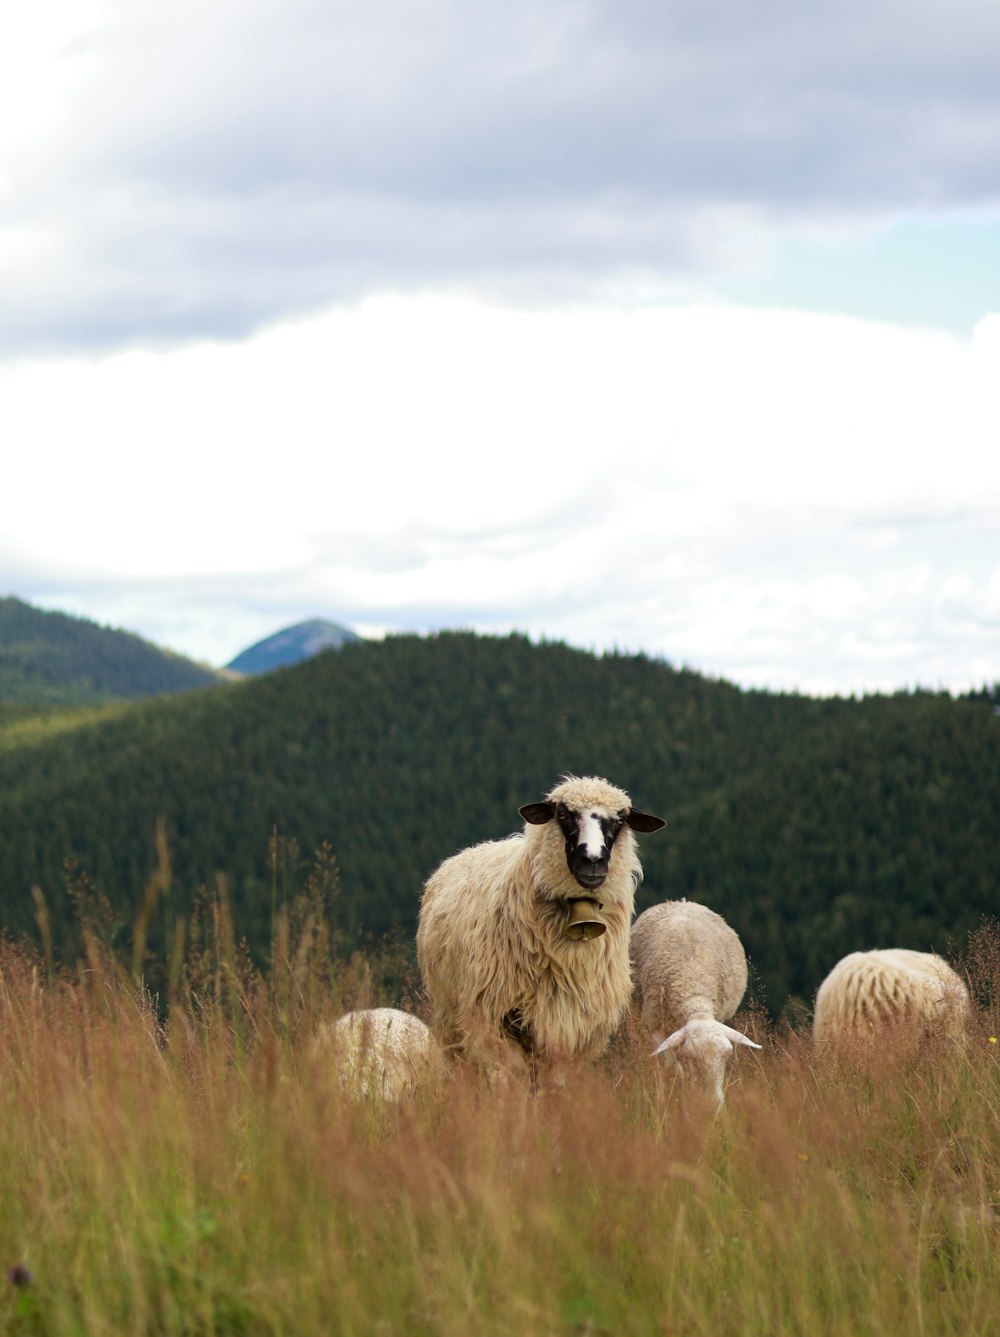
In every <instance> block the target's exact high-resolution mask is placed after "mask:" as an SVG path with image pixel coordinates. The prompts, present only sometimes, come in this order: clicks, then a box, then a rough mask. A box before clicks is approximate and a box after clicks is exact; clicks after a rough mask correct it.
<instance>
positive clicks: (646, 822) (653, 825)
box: [625, 808, 667, 834]
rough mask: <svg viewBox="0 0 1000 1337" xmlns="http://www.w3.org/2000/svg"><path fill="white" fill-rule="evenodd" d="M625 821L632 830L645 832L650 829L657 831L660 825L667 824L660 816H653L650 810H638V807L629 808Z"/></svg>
mask: <svg viewBox="0 0 1000 1337" xmlns="http://www.w3.org/2000/svg"><path fill="white" fill-rule="evenodd" d="M625 821H626V823H627V824H628V825H629V826H630V827H631V828H632V830H633V831H644V832H646V833H647V834H648V833H649V832H651V831H659V830H660V828H661V827H663V826H666V824H667V823H666V821H665V820H664V819H663V818H662V817H654V816H653V814H652V813H651V812H640V811H639V809H638V808H630V809H629V811H628V813H627V815H626V817H625Z"/></svg>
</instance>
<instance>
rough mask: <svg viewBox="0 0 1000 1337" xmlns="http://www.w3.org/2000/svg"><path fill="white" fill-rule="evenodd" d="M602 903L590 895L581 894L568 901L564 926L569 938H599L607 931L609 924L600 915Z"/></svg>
mask: <svg viewBox="0 0 1000 1337" xmlns="http://www.w3.org/2000/svg"><path fill="white" fill-rule="evenodd" d="M601 908H602V907H601V903H600V902H599V901H592V900H590V898H589V897H586V896H580V897H576V898H574V899H573V900H571V901H567V902H566V924H565V927H564V928H563V932H564V933H565V935H566V937H567V938H576V939H577V940H582V939H585V938H599V937H600V936H601V934H602V933H605V932H606V931H607V927H608V926H607V924H605V922H604V920H603V919H602V918H601V917H600V913H599V912H600V910H601Z"/></svg>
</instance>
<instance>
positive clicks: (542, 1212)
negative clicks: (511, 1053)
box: [0, 922, 1000, 1337]
mask: <svg viewBox="0 0 1000 1337" xmlns="http://www.w3.org/2000/svg"><path fill="white" fill-rule="evenodd" d="M299 927H300V930H301V929H302V925H301V924H300V926H299ZM314 927H315V926H314ZM218 928H219V934H220V935H221V936H219V938H218V940H217V941H216V942H215V945H214V947H213V945H212V941H211V935H207V936H206V937H205V938H204V939H203V941H202V947H201V949H200V950H201V956H200V957H197V958H195V957H192V958H191V959H190V960H189V961H188V962H186V963H185V965H184V968H183V969H182V970H181V969H179V970H178V972H177V977H176V979H175V983H174V996H173V998H172V1001H171V1006H170V1008H169V1012H168V1013H167V1014H166V1016H164V1009H163V1008H162V1006H160V1005H158V1004H157V1002H156V1001H155V1000H153V999H152V998H151V997H150V996H149V995H148V994H147V993H146V992H145V990H144V988H143V986H142V984H141V982H139V981H137V980H136V978H135V976H134V974H133V973H132V971H131V969H129V968H125V967H123V966H121V965H119V964H118V963H117V962H116V961H115V959H114V958H113V957H112V956H111V955H110V954H109V953H108V952H106V951H105V950H104V949H103V948H102V947H101V945H100V944H99V943H98V942H97V941H95V940H94V939H93V938H90V939H88V940H87V943H88V946H87V952H86V954H85V956H84V958H83V960H82V961H81V963H80V965H79V966H78V967H77V968H76V969H74V970H63V971H59V970H52V971H49V970H47V969H46V964H45V961H44V958H39V957H36V956H35V955H34V954H33V953H32V952H30V951H28V950H27V949H24V948H21V947H16V946H13V945H11V944H6V945H2V946H0V1136H2V1141H0V1146H2V1154H0V1202H2V1204H3V1207H2V1212H0V1262H2V1263H3V1264H4V1268H5V1278H6V1279H5V1280H4V1281H3V1284H2V1289H0V1330H2V1331H4V1332H10V1333H39V1334H53V1335H54V1334H87V1337H98V1335H99V1334H112V1333H113V1334H175V1333H178V1334H180V1333H185V1334H207V1333H220V1334H222V1333H234V1334H236V1333H247V1334H258V1333H259V1334H265V1333H267V1334H279V1333H289V1334H291V1333H295V1334H310V1333H323V1334H326V1333H329V1334H345V1335H346V1334H351V1335H355V1334H356V1335H357V1337H362V1334H364V1335H367V1334H380V1333H384V1334H397V1333H398V1334H435V1335H436V1334H455V1337H458V1335H459V1334H461V1335H462V1337H467V1335H468V1334H497V1335H500V1334H511V1335H512V1337H534V1335H535V1334H538V1335H539V1337H545V1335H547V1334H603V1333H606V1334H614V1335H615V1337H618V1335H620V1334H636V1337H640V1335H641V1337H647V1335H648V1334H651V1333H653V1334H655V1333H660V1334H688V1333H690V1334H706V1335H707V1334H711V1335H712V1337H720V1335H724V1334H736V1333H741V1334H742V1333H761V1334H786V1333H787V1334H803V1335H805V1334H808V1335H809V1337H814V1335H815V1334H833V1335H836V1334H844V1337H848V1335H849V1337H856V1335H857V1334H859V1333H861V1334H867V1333H872V1334H890V1333H891V1334H897V1333H912V1334H926V1335H927V1337H932V1335H933V1337H938V1335H939V1334H949V1333H985V1334H990V1333H997V1332H1000V1249H998V1245H1000V1238H998V1229H1000V1062H998V1049H1000V1046H998V1045H997V1044H996V1043H995V1041H994V1037H996V1036H997V1035H998V1031H997V1024H998V1017H997V1010H996V1007H997V1003H996V1000H997V999H1000V992H998V990H997V984H998V982H1000V935H998V933H997V931H996V929H995V928H992V929H984V930H983V932H982V933H981V934H980V935H978V937H977V938H976V939H975V940H974V941H973V942H972V944H971V945H970V950H969V953H968V955H967V960H966V962H965V969H966V972H967V974H969V976H970V978H971V980H972V983H973V985H974V988H975V991H976V996H977V998H978V1000H979V1004H978V1011H977V1016H976V1018H975V1021H974V1024H973V1025H972V1027H971V1028H970V1033H969V1036H968V1041H967V1043H966V1044H964V1045H961V1046H943V1045H934V1044H929V1043H925V1044H921V1045H918V1046H913V1045H910V1046H906V1045H902V1044H899V1045H896V1044H887V1045H882V1046H880V1047H878V1048H877V1049H876V1050H875V1051H874V1052H871V1051H864V1050H860V1051H853V1052H850V1051H849V1052H834V1053H829V1052H822V1053H818V1052H816V1051H814V1048H813V1046H812V1044H811V1042H810V1040H809V1037H808V1035H805V1034H801V1033H795V1032H793V1031H791V1030H789V1029H780V1030H771V1031H770V1033H766V1034H765V1032H766V1030H767V1027H766V1024H765V1022H764V1020H763V1019H762V1018H761V1017H759V1016H758V1017H749V1018H746V1017H745V1018H742V1019H741V1024H744V1025H746V1026H747V1027H749V1028H750V1029H751V1030H753V1032H754V1033H755V1034H756V1037H757V1038H758V1039H762V1040H763V1041H764V1043H765V1048H764V1050H763V1051H762V1052H761V1053H759V1054H757V1053H750V1052H749V1051H741V1052H740V1053H739V1055H738V1059H737V1063H736V1066H735V1068H734V1070H733V1073H732V1076H731V1079H730V1083H729V1087H728V1093H727V1104H726V1107H725V1109H724V1110H723V1111H722V1112H721V1113H720V1114H718V1116H716V1115H714V1113H713V1112H712V1111H709V1110H706V1109H705V1108H704V1107H703V1106H700V1105H699V1104H697V1103H696V1101H694V1100H693V1099H692V1098H691V1097H690V1096H685V1094H684V1093H682V1092H681V1091H679V1090H678V1089H675V1088H674V1087H672V1086H670V1085H669V1084H667V1083H664V1082H663V1081H662V1080H661V1078H660V1076H659V1074H658V1071H657V1069H656V1068H655V1067H654V1066H653V1065H651V1064H650V1062H649V1060H648V1057H647V1049H648V1046H646V1045H644V1044H643V1043H642V1041H641V1037H639V1036H638V1035H636V1034H633V1033H630V1032H629V1033H626V1034H625V1035H623V1036H622V1037H620V1039H619V1041H618V1043H617V1044H616V1045H615V1047H614V1049H613V1050H612V1052H611V1053H610V1054H609V1055H608V1057H607V1059H606V1061H605V1062H603V1063H601V1064H598V1065H596V1066H591V1067H586V1068H581V1069H580V1070H579V1071H578V1072H575V1073H571V1074H570V1076H569V1079H568V1081H567V1084H566V1086H565V1087H564V1088H563V1089H561V1090H554V1091H543V1092H541V1093H539V1094H537V1095H532V1094H531V1093H530V1092H528V1091H526V1090H524V1089H522V1088H520V1087H519V1086H517V1085H508V1086H499V1087H492V1088H491V1087H489V1086H487V1085H484V1084H483V1083H481V1082H480V1081H478V1080H477V1078H476V1077H475V1076H474V1075H473V1074H470V1073H468V1072H466V1071H463V1070H461V1069H456V1070H453V1071H450V1072H449V1073H447V1074H446V1075H445V1076H444V1077H442V1078H439V1079H437V1080H436V1081H435V1083H434V1084H433V1085H432V1086H431V1087H430V1088H429V1089H428V1088H425V1089H424V1090H423V1091H422V1092H420V1094H419V1095H418V1097H417V1098H416V1099H415V1100H414V1101H412V1102H411V1103H408V1104H405V1105H403V1106H401V1107H399V1108H395V1107H392V1108H386V1107H383V1106H380V1105H378V1104H375V1103H366V1102H360V1103H359V1102H354V1101H352V1100H351V1099H350V1098H349V1096H348V1095H346V1094H345V1093H344V1092H343V1091H342V1090H341V1088H340V1087H339V1085H338V1083H337V1081H336V1080H335V1075H334V1074H333V1073H332V1072H331V1071H330V1070H329V1064H328V1062H326V1061H324V1060H323V1059H321V1058H319V1057H317V1056H316V1054H315V1053H314V1051H313V1049H312V1047H311V1045H310V1044H309V1040H310V1037H311V1035H312V1034H313V1032H314V1029H315V1026H316V1025H318V1023H319V1021H320V1020H322V1019H324V1018H327V1017H329V1016H330V1015H333V1014H335V1013H336V1011H337V1010H339V1009H340V1008H341V1007H343V1006H345V1005H346V1003H347V1002H352V1001H363V1002H371V1003H376V1002H384V1001H391V1000H386V999H385V998H380V997H377V996H369V997H367V998H365V997H363V994H364V991H365V989H368V990H369V992H370V990H371V981H372V978H373V975H372V974H371V973H369V974H368V975H366V973H365V965H366V963H365V962H363V961H359V960H357V959H356V960H354V962H353V963H348V964H346V965H342V966H340V967H338V968H337V969H336V970H334V969H333V968H332V967H331V966H330V964H329V962H326V961H324V960H323V959H322V955H321V952H320V951H319V949H318V948H316V947H315V944H314V946H313V947H311V948H310V947H307V946H305V945H304V943H305V939H304V938H303V937H302V936H301V934H300V936H299V938H298V939H296V937H295V935H294V934H293V935H291V936H290V937H289V939H288V942H287V943H286V947H287V950H285V951H284V952H283V954H282V953H280V952H279V953H278V954H277V955H276V957H275V963H274V966H273V967H272V970H271V972H270V973H269V974H268V975H267V976H264V975H261V974H259V973H257V972H255V971H254V970H253V969H252V968H251V967H250V966H249V964H248V963H247V962H246V961H245V960H241V958H240V954H239V952H238V950H237V948H236V946H235V943H234V941H233V936H232V932H231V925H230V926H227V925H226V924H225V923H224V922H220V924H219V925H218ZM310 963H311V964H310ZM377 973H378V972H377V968H376V970H375V974H376V975H377ZM345 1000H346V1001H345Z"/></svg>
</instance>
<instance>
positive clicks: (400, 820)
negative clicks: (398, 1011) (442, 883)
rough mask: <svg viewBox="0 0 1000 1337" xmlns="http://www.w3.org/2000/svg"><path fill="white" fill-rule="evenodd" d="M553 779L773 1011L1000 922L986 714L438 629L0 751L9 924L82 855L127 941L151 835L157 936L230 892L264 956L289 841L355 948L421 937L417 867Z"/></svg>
mask: <svg viewBox="0 0 1000 1337" xmlns="http://www.w3.org/2000/svg"><path fill="white" fill-rule="evenodd" d="M564 772H581V773H598V774H603V775H606V776H608V777H609V778H610V779H612V780H613V781H614V782H616V783H617V784H619V785H621V786H623V787H624V788H626V789H628V790H629V791H630V793H631V794H632V797H633V799H634V801H635V802H636V803H637V804H638V805H639V806H640V807H643V808H646V809H647V810H649V811H652V812H656V813H659V814H660V815H662V816H664V817H665V818H666V819H667V821H668V826H667V828H666V829H665V830H664V831H662V832H659V833H657V834H656V835H653V836H645V837H640V849H641V852H642V859H643V864H644V867H645V870H646V879H645V882H644V884H643V886H642V888H641V890H640V901H639V904H640V908H642V907H644V906H645V905H647V904H649V903H651V902H652V901H655V900H660V899H665V898H667V897H679V896H689V897H692V898H697V899H701V900H704V901H705V902H706V903H708V904H709V905H711V906H713V907H714V908H716V909H718V910H719V911H721V912H722V913H723V914H725V915H726V917H727V918H728V919H729V920H730V921H731V922H732V924H733V925H734V927H735V928H736V929H737V930H738V932H739V933H740V934H741V935H742V937H743V939H744V942H745V944H746V946H747V949H748V952H749V953H750V956H751V959H752V962H753V967H754V972H755V976H756V980H757V988H758V996H761V995H762V998H763V1001H764V1002H765V1003H766V1004H767V1005H768V1006H769V1007H770V1008H771V1009H772V1010H774V1011H778V1010H780V1009H781V1007H782V1005H783V1004H784V1003H785V1001H786V999H787V997H788V996H789V995H790V994H794V995H798V996H799V997H800V998H802V999H804V1000H807V1001H808V1000H810V999H811V997H812V995H813V993H814V991H815V988H816V986H817V984H818V983H819V981H820V979H821V978H822V975H823V974H824V973H825V971H826V970H827V969H828V968H829V967H830V966H831V965H832V964H833V962H834V961H835V960H836V959H837V957H838V956H839V955H841V954H842V953H843V952H845V951H849V950H852V949H855V948H860V947H867V946H876V945H892V944H902V945H907V946H911V947H921V948H930V947H934V948H937V949H938V950H939V951H946V950H948V949H949V947H950V946H951V945H952V944H955V945H958V946H962V945H963V944H964V940H965V935H966V933H967V931H968V930H969V929H970V928H973V927H975V926H976V925H977V924H978V923H979V920H980V917H981V916H982V915H983V914H995V913H996V912H997V909H998V904H1000V898H998V883H997V869H998V868H1000V720H998V718H997V717H996V716H995V715H994V712H993V709H992V706H991V704H990V703H989V702H987V701H971V700H960V701H955V700H953V699H951V698H950V697H948V696H945V695H936V694H929V693H926V694H925V693H918V694H912V695H910V694H906V695H898V696H893V697H872V698H866V699H864V700H861V701H851V700H843V699H833V700H813V699H809V698H804V697H797V696H790V695H789V696H785V695H774V694H768V693H763V692H744V691H741V690H739V689H737V688H735V687H733V686H731V685H729V684H726V683H723V682H714V681H710V680H707V679H705V678H703V677H701V676H699V675H697V674H695V673H691V672H684V671H675V670H673V669H671V668H670V667H668V666H666V665H664V664H662V663H659V662H655V661H651V660H648V659H645V658H643V657H632V656H629V657H625V656H607V657H603V658H596V657H594V656H591V655H589V654H585V653H582V652H579V651H574V650H571V649H568V648H567V647H565V646H563V645H559V644H546V645H533V644H531V643H529V642H528V641H526V640H524V639H523V638H520V637H510V638H507V639H492V638H480V637H476V636H473V635H466V634H448V635H442V636H438V637H433V638H428V639H424V638H417V637H395V638H390V639H388V640H386V641H384V642H363V643H359V644H349V645H346V646H345V647H344V648H343V649H342V650H341V651H339V652H338V653H337V654H336V655H321V656H319V657H318V658H316V659H313V660H310V661H308V662H306V663H305V664H303V665H301V666H299V667H296V668H292V669H288V670H286V671H284V672H282V673H280V674H275V675H269V676H266V677H262V678H258V679H252V680H248V681H245V682H240V683H236V684H231V685H224V686H220V687H215V688H213V689H211V690H209V691H205V692H197V693H193V694H191V695H186V696H180V697H170V698H161V699H157V700H154V701H150V702H143V703H139V704H135V705H132V706H129V707H127V708H125V709H120V710H118V711H116V712H114V713H113V714H111V715H107V716H105V717H103V718H101V719H98V720H91V721H90V722H87V721H85V720H84V721H81V722H80V723H79V724H78V726H77V727H75V728H72V729H67V728H63V730H62V731H61V732H60V733H58V734H54V735H52V736H51V737H40V738H35V739H33V740H21V741H19V740H18V738H16V737H14V736H13V735H9V736H7V737H6V739H5V734H4V732H3V731H2V730H0V805H2V812H3V821H2V822H0V889H2V898H3V899H2V911H3V917H4V919H5V921H6V923H7V924H8V926H9V927H10V928H11V929H12V930H13V931H15V932H20V931H23V930H26V929H30V928H31V926H32V921H33V902H32V898H31V892H30V889H31V886H32V884H33V883H37V884H38V885H39V886H40V887H41V888H42V889H43V891H44V893H45V897H46V899H47V901H48V905H49V907H50V912H51V915H52V917H53V920H54V923H55V927H56V937H57V940H59V939H60V938H62V939H63V940H65V939H66V938H67V937H68V935H69V933H70V922H71V915H70V907H69V901H68V897H67V893H66V888H65V882H66V875H65V870H64V861H66V860H69V861H70V862H71V863H72V864H73V865H75V866H76V868H77V869H81V870H83V871H84V872H85V873H87V874H88V875H89V876H90V877H91V878H92V879H94V881H95V882H96V884H97V886H98V887H99V888H100V889H101V890H102V891H103V892H104V894H105V895H106V897H107V898H108V901H109V902H110V904H111V905H112V906H113V907H115V908H116V909H117V910H118V911H119V912H120V915H121V918H122V920H123V921H124V922H125V923H126V924H128V923H130V922H131V921H132V919H133V917H134V915H135V912H136V907H137V905H138V904H139V902H140V900H141V898H142V895H143V889H144V887H145V885H146V882H147V879H148V877H149V874H150V870H151V868H152V866H153V864H154V861H155V851H154V830H155V827H156V824H157V821H158V819H160V818H162V819H163V820H164V822H165V824H166V830H167V833H168V837H169V843H170V850H171V855H172V861H173V869H174V878H173V885H172V887H171V891H170V895H169V897H168V898H165V901H164V904H163V906H162V907H161V909H162V916H163V918H164V920H165V919H166V918H167V917H168V915H169V916H176V915H179V914H185V913H187V910H188V908H189V906H190V903H191V899H192V897H193V895H194V894H195V892H196V890H197V888H198V886H199V884H203V883H204V884H209V885H212V884H214V882H215V879H216V877H217V875H222V876H223V877H224V879H225V883H226V886H227V887H228V890H229V895H230V898H231V901H232V903H233V907H234V912H235V917H236V922H237V927H238V929H239V931H240V932H242V933H244V934H246V935H247V937H248V940H249V942H250V945H251V947H252V949H253V950H254V951H255V952H256V953H258V954H259V955H260V956H262V957H263V956H264V955H265V954H266V952H267V948H268V943H269V940H270V938H269V935H270V929H271V923H272V907H273V904H274V902H275V900H276V899H280V898H282V897H284V896H286V895H288V894H289V893H290V892H291V891H292V890H293V889H294V887H295V885H296V884H297V882H301V880H302V878H303V876H304V872H303V871H302V870H299V872H298V873H296V872H295V870H294V869H289V867H288V865H287V860H286V861H285V862H284V863H283V865H282V867H281V868H280V869H279V870H278V872H277V873H275V872H274V870H273V869H272V868H271V866H270V864H269V858H268V850H269V843H270V840H271V836H272V832H273V831H274V830H275V829H277V831H278V832H279V833H280V835H281V836H282V837H283V838H285V839H287V840H289V841H295V842H298V845H299V846H300V848H301V850H302V852H303V857H304V858H306V857H308V856H311V854H312V853H313V852H314V851H316V850H318V849H319V848H320V847H321V846H322V845H323V843H324V842H328V843H329V845H330V846H331V847H332V849H333V850H334V852H335V853H336V856H337V859H338V861H339V865H340V870H341V890H340V894H339V899H338V903H337V907H336V910H337V914H338V917H339V919H340V922H341V923H342V925H343V927H344V929H345V931H346V932H348V933H352V934H358V933H361V932H369V933H375V934H381V933H384V932H389V931H393V930H395V931H399V932H401V933H403V934H405V935H410V934H412V931H413V927H414V923H415V918H416V913H417V907H418V902H419V893H420V888H421V885H422V883H423V880H424V878H425V877H426V876H427V874H428V873H429V872H430V871H431V869H433V868H434V867H435V866H436V864H437V863H438V862H439V861H440V860H441V859H442V858H444V857H445V856H446V855H448V854H450V853H452V852H453V851H455V850H456V849H458V848H460V847H461V846H463V845H465V844H467V843H470V842H473V841H477V840H483V839H488V838H495V837H499V836H503V835H505V834H507V833H508V832H510V831H512V830H515V829H516V828H517V827H518V826H519V825H520V820H519V818H518V816H517V808H518V806H519V805H520V804H522V803H525V802H527V801H529V800H531V799H535V798H538V797H540V796H541V795H542V794H543V793H544V791H545V790H546V789H548V788H549V787H550V786H551V785H552V784H553V783H554V782H555V781H556V780H557V778H558V777H559V776H560V775H561V774H563V773H564ZM158 914H159V912H158ZM159 922H160V921H159V918H158V919H157V923H159ZM154 927H155V926H154ZM162 931H163V932H164V933H166V932H169V926H168V925H167V926H165V927H163V929H162ZM154 940H155V934H154V938H153V939H151V941H154ZM154 945H155V941H154Z"/></svg>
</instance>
